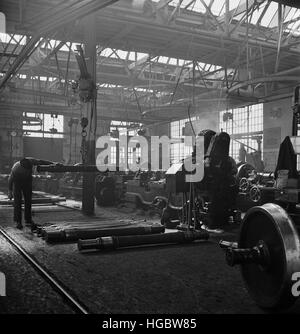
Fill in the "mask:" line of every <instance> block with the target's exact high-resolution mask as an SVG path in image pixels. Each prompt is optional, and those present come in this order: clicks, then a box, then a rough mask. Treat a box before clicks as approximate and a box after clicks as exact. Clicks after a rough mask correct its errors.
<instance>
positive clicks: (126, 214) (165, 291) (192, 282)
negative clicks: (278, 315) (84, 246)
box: [0, 203, 300, 314]
mask: <svg viewBox="0 0 300 334" xmlns="http://www.w3.org/2000/svg"><path fill="white" fill-rule="evenodd" d="M69 204H70V203H69ZM71 204H72V203H71ZM75 204H76V203H75ZM73 205H74V203H73ZM34 211H35V214H34V220H35V222H36V223H43V222H48V221H63V220H70V221H71V220H80V219H85V220H86V219H88V218H87V217H84V216H83V215H82V214H81V212H80V211H78V210H71V209H68V208H62V207H60V208H58V207H56V206H53V207H44V208H42V209H34ZM12 213H13V210H12V208H11V207H6V208H5V207H0V226H2V227H4V228H5V230H6V231H7V232H8V233H9V234H10V235H11V236H12V237H13V238H14V239H15V240H16V241H17V242H18V243H20V244H21V245H22V247H23V248H24V249H25V250H27V251H28V252H29V253H30V254H32V255H34V257H35V258H36V259H37V260H38V261H39V262H40V263H41V264H42V265H43V266H45V267H46V268H47V269H49V270H50V271H51V272H52V273H53V274H54V275H55V276H56V277H57V278H58V279H59V280H60V281H61V282H62V283H63V284H64V285H65V286H67V287H68V288H69V289H70V290H71V291H72V292H73V293H75V294H76V296H77V297H78V299H79V300H81V301H83V302H84V304H85V305H86V306H87V307H88V308H89V309H90V310H91V312H92V313H98V314H117V313H121V314H136V313H139V314H150V313H152V314H154V313H158V314H170V313H173V314H174V313H178V314H184V313H185V314H187V313H190V314H207V313H213V314H221V313H225V314H229V313H231V314H232V313H263V311H262V310H260V309H259V308H258V307H257V306H256V305H255V304H254V302H253V301H252V300H251V298H250V297H249V296H248V294H247V292H246V290H245V287H244V284H243V281H242V278H241V276H240V273H239V270H238V268H234V269H232V268H230V267H228V266H227V265H226V263H225V259H224V254H223V251H222V250H221V249H220V248H219V247H218V241H219V239H221V238H225V239H230V240H235V238H236V234H237V229H234V230H233V231H231V232H227V233H225V234H223V235H212V236H211V238H210V240H209V241H205V242H204V241H200V242H195V243H193V244H188V245H171V246H170V245H168V246H152V247H141V248H135V249H123V250H116V251H114V252H93V253H85V254H83V253H80V252H79V251H78V250H77V244H76V243H73V244H56V245H49V244H47V243H45V241H44V240H42V239H41V238H39V237H37V236H36V235H34V234H32V233H31V232H30V231H29V229H28V228H25V229H24V230H23V231H19V230H17V229H15V228H14V225H13V223H12ZM96 216H97V217H99V218H101V219H104V220H110V221H111V222H113V221H115V222H118V221H119V220H120V219H132V220H141V219H142V220H144V219H146V221H149V222H155V221H159V218H158V217H156V216H153V217H150V216H149V215H147V214H145V213H143V212H142V211H138V212H133V211H132V210H130V209H117V208H99V207H97V209H96ZM0 271H2V272H4V273H5V275H6V278H7V297H3V298H0V313H72V311H71V310H70V309H69V308H68V307H67V306H66V305H64V303H63V301H62V300H61V299H60V297H58V296H57V295H56V294H55V292H53V291H52V290H51V288H50V287H49V286H48V284H47V283H45V282H43V281H42V280H41V279H40V278H39V277H38V276H37V274H36V273H35V272H34V271H33V270H32V269H31V268H30V267H29V266H28V264H27V263H26V262H25V261H24V260H23V259H22V258H21V257H20V255H18V254H17V253H16V251H15V250H14V249H13V248H12V247H11V246H10V245H8V244H7V242H6V241H4V240H3V239H2V238H1V237H0ZM287 312H289V313H300V300H299V301H298V302H297V303H296V305H295V306H294V307H293V308H291V309H290V310H288V311H287Z"/></svg>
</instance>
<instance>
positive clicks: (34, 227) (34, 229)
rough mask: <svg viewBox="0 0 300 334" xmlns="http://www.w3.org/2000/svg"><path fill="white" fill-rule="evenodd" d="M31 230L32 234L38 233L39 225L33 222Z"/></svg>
mask: <svg viewBox="0 0 300 334" xmlns="http://www.w3.org/2000/svg"><path fill="white" fill-rule="evenodd" d="M30 228H31V232H36V231H37V225H36V224H35V223H34V222H31V225H30Z"/></svg>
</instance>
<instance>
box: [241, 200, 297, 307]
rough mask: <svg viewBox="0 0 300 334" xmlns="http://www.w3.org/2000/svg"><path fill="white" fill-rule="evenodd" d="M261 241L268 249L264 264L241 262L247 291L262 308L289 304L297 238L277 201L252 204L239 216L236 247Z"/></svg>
mask: <svg viewBox="0 0 300 334" xmlns="http://www.w3.org/2000/svg"><path fill="white" fill-rule="evenodd" d="M262 241H263V242H264V244H265V245H266V247H267V249H268V253H269V257H268V258H269V260H268V264H266V265H258V264H242V265H241V271H242V276H243V278H244V281H245V283H246V286H247V289H248V291H249V294H250V295H251V296H252V298H253V299H254V301H255V302H256V303H257V305H258V306H260V307H262V308H267V309H282V308H286V307H289V306H291V305H292V304H293V302H294V301H295V297H294V296H293V295H292V293H291V287H292V285H293V282H292V280H291V277H292V274H293V273H294V272H299V271H300V241H299V236H298V233H297V230H296V228H295V226H294V224H293V222H292V220H291V218H290V217H289V215H288V214H287V212H286V211H285V210H284V209H282V208H281V207H280V206H279V205H276V204H273V203H267V204H265V205H263V206H256V207H253V208H251V209H250V210H249V211H248V212H247V214H246V215H245V217H244V219H243V223H242V226H241V232H240V240H239V245H238V246H239V248H251V247H254V246H256V245H257V244H258V243H259V242H262Z"/></svg>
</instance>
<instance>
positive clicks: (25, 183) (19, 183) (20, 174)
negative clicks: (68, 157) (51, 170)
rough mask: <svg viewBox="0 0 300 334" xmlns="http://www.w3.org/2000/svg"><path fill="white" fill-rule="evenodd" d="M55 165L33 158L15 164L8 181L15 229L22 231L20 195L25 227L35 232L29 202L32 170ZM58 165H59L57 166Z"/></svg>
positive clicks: (30, 198) (30, 199)
mask: <svg viewBox="0 0 300 334" xmlns="http://www.w3.org/2000/svg"><path fill="white" fill-rule="evenodd" d="M53 164H57V163H55V162H52V161H47V160H38V159H34V158H23V159H21V160H20V161H18V162H16V163H15V164H14V165H13V167H12V169H11V173H10V176H9V179H8V197H9V199H10V200H11V199H12V198H14V221H15V223H16V228H18V229H22V228H23V225H22V194H23V197H24V207H25V214H24V216H25V217H24V218H25V225H28V226H31V231H32V232H33V231H35V230H36V225H35V223H34V222H33V221H32V216H31V202H32V169H33V166H37V165H53ZM57 165H60V164H57Z"/></svg>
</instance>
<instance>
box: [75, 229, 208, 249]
mask: <svg viewBox="0 0 300 334" xmlns="http://www.w3.org/2000/svg"><path fill="white" fill-rule="evenodd" d="M208 237H209V235H208V233H207V232H206V231H203V232H202V231H188V232H182V231H180V232H174V233H160V234H149V235H128V236H110V237H102V238H97V239H88V240H79V241H78V249H79V250H81V251H82V250H88V249H107V250H108V249H110V250H112V249H117V248H122V247H134V246H139V245H149V244H163V243H167V244H170V243H172V244H173V243H187V242H192V241H194V240H207V239H208Z"/></svg>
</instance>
